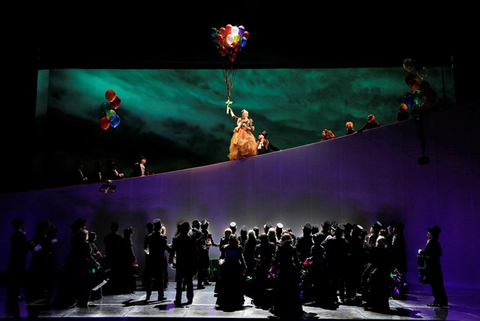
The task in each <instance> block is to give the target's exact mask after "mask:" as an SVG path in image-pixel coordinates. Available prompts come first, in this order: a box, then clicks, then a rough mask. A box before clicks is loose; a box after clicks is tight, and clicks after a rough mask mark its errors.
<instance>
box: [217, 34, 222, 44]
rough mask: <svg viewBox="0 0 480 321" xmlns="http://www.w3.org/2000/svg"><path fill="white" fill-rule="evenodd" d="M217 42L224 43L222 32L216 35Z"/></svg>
mask: <svg viewBox="0 0 480 321" xmlns="http://www.w3.org/2000/svg"><path fill="white" fill-rule="evenodd" d="M215 42H216V43H217V44H219V45H221V44H222V42H223V36H222V35H221V34H218V35H217V36H216V37H215Z"/></svg>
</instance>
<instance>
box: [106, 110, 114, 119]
mask: <svg viewBox="0 0 480 321" xmlns="http://www.w3.org/2000/svg"><path fill="white" fill-rule="evenodd" d="M115 114H116V112H115V110H113V109H110V110H109V111H107V113H106V114H105V116H106V117H107V118H108V119H110V118H111V117H112V116H113V115H115Z"/></svg>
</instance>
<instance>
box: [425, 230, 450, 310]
mask: <svg viewBox="0 0 480 321" xmlns="http://www.w3.org/2000/svg"><path fill="white" fill-rule="evenodd" d="M441 232H442V229H441V228H440V227H439V226H437V225H435V226H433V227H432V228H427V244H426V245H425V248H424V249H423V250H422V249H419V250H418V254H420V255H423V256H424V259H425V265H426V272H425V274H426V276H427V280H428V283H430V286H431V288H432V295H433V298H434V300H433V303H429V304H427V305H428V306H429V307H441V308H447V307H448V298H447V294H446V292H445V286H444V282H443V273H442V266H441V264H440V257H441V256H442V247H441V245H440V242H439V240H438V239H439V236H440V233H441Z"/></svg>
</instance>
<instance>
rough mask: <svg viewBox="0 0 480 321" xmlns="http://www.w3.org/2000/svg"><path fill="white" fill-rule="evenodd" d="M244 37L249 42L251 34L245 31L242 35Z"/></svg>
mask: <svg viewBox="0 0 480 321" xmlns="http://www.w3.org/2000/svg"><path fill="white" fill-rule="evenodd" d="M242 37H243V38H245V39H247V40H248V38H250V32H248V31H246V30H245V31H244V32H243V34H242Z"/></svg>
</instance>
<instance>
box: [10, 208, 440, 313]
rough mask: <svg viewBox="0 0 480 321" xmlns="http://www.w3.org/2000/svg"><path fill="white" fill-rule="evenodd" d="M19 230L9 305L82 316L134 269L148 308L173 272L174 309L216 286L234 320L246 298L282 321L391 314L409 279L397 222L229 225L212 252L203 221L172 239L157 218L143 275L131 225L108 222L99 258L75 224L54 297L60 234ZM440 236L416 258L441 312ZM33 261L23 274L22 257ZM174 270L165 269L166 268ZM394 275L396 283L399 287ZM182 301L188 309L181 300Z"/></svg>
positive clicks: (131, 277) (82, 223) (181, 228)
mask: <svg viewBox="0 0 480 321" xmlns="http://www.w3.org/2000/svg"><path fill="white" fill-rule="evenodd" d="M24 223H25V222H24V221H23V220H21V219H19V218H16V219H14V220H13V221H12V224H13V226H14V233H13V234H12V237H11V250H10V257H9V262H8V270H7V273H8V281H9V283H8V286H7V305H8V304H18V301H19V300H22V299H25V298H22V297H21V294H22V288H23V293H24V294H25V296H26V297H27V298H26V299H27V300H38V299H43V300H44V301H45V302H46V303H48V304H52V305H53V306H54V307H60V308H68V307H75V306H77V307H88V306H89V305H91V304H92V302H94V301H96V300H98V299H100V298H102V296H103V295H116V294H132V293H135V291H136V289H137V284H136V282H137V279H138V278H139V276H140V274H141V273H140V270H142V271H143V278H142V286H143V288H144V289H145V292H146V296H145V300H146V301H149V300H151V296H152V294H153V292H157V294H158V295H157V297H156V298H155V299H154V300H157V301H163V300H166V297H165V295H164V291H165V290H166V289H167V288H168V283H169V276H168V274H169V270H170V271H172V270H173V271H174V272H175V284H176V295H175V301H174V303H175V306H177V307H179V306H182V305H188V304H191V303H192V302H193V298H194V295H195V291H194V289H195V287H194V279H195V276H196V279H197V284H196V290H197V291H198V290H202V289H205V286H208V285H211V284H212V282H215V288H214V291H213V292H214V293H215V296H216V297H217V301H216V307H217V309H222V310H225V311H234V310H238V309H241V308H242V307H243V306H244V303H245V298H246V297H249V298H250V299H251V300H252V303H253V304H254V305H255V306H256V307H257V308H261V309H268V310H269V311H270V312H271V313H273V314H275V315H277V316H279V317H301V316H302V314H303V308H302V307H303V305H304V304H312V305H315V306H318V307H322V308H325V309H336V308H337V307H338V306H339V305H341V304H345V305H357V306H362V307H364V308H365V309H366V310H373V311H377V312H381V313H389V311H390V307H389V299H390V298H395V299H402V298H406V294H407V293H408V283H407V282H406V278H405V275H406V273H407V272H408V269H407V263H406V253H405V237H404V234H403V230H404V228H405V225H404V224H403V223H402V222H393V221H392V222H390V223H389V224H385V223H383V224H382V223H381V222H379V221H376V222H375V223H374V224H372V225H371V226H370V228H369V229H368V230H366V229H364V228H363V227H362V226H360V225H358V224H352V223H336V222H330V221H328V220H325V221H324V222H322V223H321V224H311V223H309V222H306V223H305V224H304V225H303V227H302V233H301V234H300V235H295V234H294V233H293V232H292V229H291V228H287V227H285V226H284V225H283V224H282V223H277V224H276V226H274V225H273V224H272V223H270V222H267V223H265V224H264V225H263V228H259V227H258V226H254V227H252V228H250V229H249V228H247V226H245V225H242V226H241V228H240V230H239V231H237V224H236V223H235V222H231V223H230V225H229V226H228V227H226V228H225V230H224V235H223V236H222V237H221V238H220V239H219V241H218V243H217V242H215V241H214V238H213V236H212V234H211V233H210V231H209V222H208V221H207V220H206V219H204V220H201V221H199V220H193V221H192V222H191V223H190V222H187V221H184V222H181V223H179V224H178V225H177V230H176V233H175V235H174V236H173V238H172V239H171V240H170V242H169V240H168V237H167V233H166V227H165V226H164V225H163V224H162V222H161V220H160V219H158V218H157V219H155V220H153V221H152V222H148V223H147V224H146V228H147V232H146V234H145V238H144V244H143V250H144V254H145V256H146V259H145V266H144V267H139V266H138V261H137V254H136V253H135V252H136V251H135V248H136V246H134V244H133V241H132V235H133V233H134V229H133V227H132V226H127V227H125V228H124V230H123V235H122V234H120V233H119V224H118V223H117V222H112V224H111V226H110V229H111V231H110V232H109V233H107V234H106V235H104V237H103V242H104V245H105V253H102V252H101V251H100V250H99V248H98V246H97V245H96V241H97V237H98V235H97V234H96V232H95V231H90V230H89V229H88V228H87V222H86V220H84V219H82V218H79V219H77V220H76V221H75V222H73V223H72V224H71V225H70V228H71V231H72V236H71V240H70V253H69V254H68V256H67V257H66V260H65V262H63V264H62V271H61V273H60V276H59V279H60V280H59V281H60V282H59V283H58V284H59V286H58V288H54V284H55V282H54V281H55V278H56V277H57V276H56V275H55V272H54V268H53V266H54V262H55V249H54V248H55V243H56V234H57V231H56V228H55V226H54V224H52V223H51V222H49V221H48V220H41V221H39V222H38V223H37V231H36V232H35V235H34V236H33V237H32V238H31V239H29V238H28V237H27V236H26V231H25V230H24V226H25V224H24ZM440 232H441V229H440V228H439V227H438V226H435V227H433V228H428V233H427V239H428V241H427V244H426V246H425V248H424V249H421V250H419V255H420V254H421V255H423V256H424V257H425V260H426V261H427V262H428V264H427V265H428V266H429V270H428V275H427V273H426V271H424V274H425V275H427V276H428V282H426V283H428V284H431V287H432V294H433V296H434V302H433V303H431V304H430V306H435V307H447V306H448V300H447V295H446V293H445V288H444V285H443V276H442V271H441V265H440V256H441V254H442V252H441V246H440V243H439V241H438V239H439V234H440ZM212 246H216V247H219V250H220V256H219V257H218V271H217V275H216V276H214V273H213V272H214V271H212V257H211V255H210V253H209V250H210V248H211V247H212ZM29 253H33V254H32V255H33V257H32V261H31V264H30V267H29V268H28V269H26V262H27V259H26V258H27V256H28V254H29ZM169 266H170V268H169ZM392 275H395V276H397V278H395V280H397V279H398V280H400V283H398V282H395V280H394V278H392ZM184 292H185V293H186V299H187V300H186V302H185V301H184V300H182V299H183V293H184Z"/></svg>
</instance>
